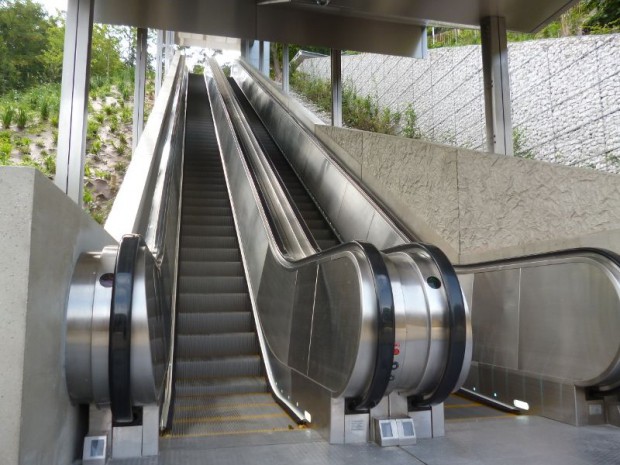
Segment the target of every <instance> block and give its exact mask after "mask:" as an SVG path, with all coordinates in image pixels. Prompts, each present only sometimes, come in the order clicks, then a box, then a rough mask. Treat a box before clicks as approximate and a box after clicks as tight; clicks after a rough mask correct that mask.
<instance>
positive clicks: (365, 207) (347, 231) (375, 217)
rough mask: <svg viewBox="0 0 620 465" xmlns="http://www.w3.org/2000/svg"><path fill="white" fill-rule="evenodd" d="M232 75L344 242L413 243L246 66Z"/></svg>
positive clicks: (384, 244)
mask: <svg viewBox="0 0 620 465" xmlns="http://www.w3.org/2000/svg"><path fill="white" fill-rule="evenodd" d="M231 72H232V76H233V77H234V79H235V80H236V81H237V83H238V84H239V86H240V87H241V89H242V90H243V92H244V93H245V95H246V97H248V99H249V101H250V103H251V104H252V106H253V107H254V109H255V110H256V112H257V113H258V115H259V116H260V118H261V119H262V120H263V122H264V123H265V125H266V126H267V127H268V128H269V130H270V131H271V132H272V135H273V137H274V139H275V141H276V143H277V144H278V145H279V146H280V148H281V149H282V152H283V153H284V154H285V155H286V157H287V158H288V160H289V162H290V163H291V165H292V167H293V169H294V170H295V172H296V173H297V175H298V176H299V177H300V179H301V181H302V183H303V184H305V186H306V187H307V188H308V190H309V191H310V193H311V194H312V195H313V196H314V198H315V200H316V202H317V204H318V205H319V206H320V208H321V209H322V210H323V211H324V212H325V214H326V216H327V217H328V218H329V220H330V221H331V222H332V224H333V225H334V226H335V228H336V230H338V231H339V232H340V234H341V236H342V238H343V239H344V240H345V241H353V240H361V241H370V240H372V243H373V244H375V245H377V246H381V247H382V248H387V247H393V246H397V245H401V244H405V243H408V242H410V241H411V237H408V235H407V234H405V233H404V232H403V231H402V229H401V228H399V227H398V226H397V225H396V224H394V223H393V221H392V220H391V219H390V218H389V217H388V216H387V215H385V213H384V209H383V208H381V207H380V206H379V205H378V204H377V203H376V202H375V201H374V200H373V199H372V198H371V197H370V196H369V195H368V194H367V193H366V192H365V191H363V190H362V189H361V188H360V187H359V185H358V184H357V183H356V182H355V181H354V180H353V179H352V178H351V177H350V176H349V175H348V174H347V173H346V172H345V171H344V170H343V169H342V168H341V167H340V166H339V165H338V164H337V163H336V162H334V160H333V158H332V157H331V156H330V155H329V154H328V152H327V151H326V150H325V148H324V147H323V145H322V144H321V143H320V142H318V141H317V140H316V138H315V137H314V135H313V134H311V133H310V132H309V131H308V130H306V129H305V128H304V127H303V126H302V125H301V124H300V123H299V122H298V121H297V120H296V119H295V118H294V117H293V116H292V115H291V114H289V113H288V111H287V110H286V108H285V107H283V106H282V105H281V104H280V103H279V102H277V101H276V100H275V99H274V98H273V96H272V95H271V94H270V93H269V91H268V90H267V89H266V88H265V87H264V86H262V85H260V84H259V83H258V82H257V80H256V79H255V78H254V76H253V73H252V71H251V70H250V69H249V68H247V67H246V65H245V64H244V63H241V62H237V63H236V64H235V65H234V66H233V69H232V71H231ZM409 236H410V235H409Z"/></svg>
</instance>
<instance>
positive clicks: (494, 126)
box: [480, 16, 514, 155]
mask: <svg viewBox="0 0 620 465" xmlns="http://www.w3.org/2000/svg"><path fill="white" fill-rule="evenodd" d="M480 30H481V36H482V71H483V76H484V104H485V116H486V129H487V150H488V151H489V152H493V153H499V154H503V155H513V154H514V148H513V137H512V107H511V104H510V78H509V73H508V41H507V35H506V21H505V20H504V18H500V17H497V16H491V17H487V18H484V19H483V20H482V22H481V24H480Z"/></svg>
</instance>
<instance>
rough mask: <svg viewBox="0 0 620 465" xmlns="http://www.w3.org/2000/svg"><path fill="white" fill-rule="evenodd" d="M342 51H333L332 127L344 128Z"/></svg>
mask: <svg viewBox="0 0 620 465" xmlns="http://www.w3.org/2000/svg"><path fill="white" fill-rule="evenodd" d="M341 55H342V52H341V51H340V50H336V49H332V50H331V65H332V126H337V127H342V66H341Z"/></svg>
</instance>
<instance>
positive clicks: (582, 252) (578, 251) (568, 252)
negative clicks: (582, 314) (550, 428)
mask: <svg viewBox="0 0 620 465" xmlns="http://www.w3.org/2000/svg"><path fill="white" fill-rule="evenodd" d="M587 255H593V256H595V257H599V258H602V259H603V260H605V261H607V262H609V263H610V264H611V265H613V266H615V267H616V268H617V269H618V270H620V255H619V254H617V253H615V252H612V251H611V250H607V249H602V248H597V247H574V248H571V249H563V250H558V251H553V252H544V253H539V254H529V255H524V256H520V257H513V258H505V259H498V260H489V261H486V262H479V263H470V264H465V265H456V266H455V267H454V268H455V270H456V272H457V273H461V274H464V273H475V272H476V271H477V270H484V269H485V268H489V267H502V266H504V267H510V266H519V265H525V264H527V263H528V262H534V261H540V260H554V259H555V260H559V259H562V258H566V257H571V256H581V257H586V256H587ZM618 293H619V295H620V284H619V288H618ZM610 378H611V381H610ZM595 379H596V381H595V384H592V381H594V379H590V380H589V381H587V382H583V383H578V384H577V385H579V386H582V387H588V388H589V391H590V392H591V393H593V394H601V395H602V394H604V395H608V393H611V392H615V391H617V390H618V389H620V346H619V348H618V352H617V353H616V356H615V357H614V359H613V360H612V361H611V363H610V364H609V366H608V368H607V369H606V370H605V371H604V372H603V373H601V374H600V375H599V376H597V377H596V378H595Z"/></svg>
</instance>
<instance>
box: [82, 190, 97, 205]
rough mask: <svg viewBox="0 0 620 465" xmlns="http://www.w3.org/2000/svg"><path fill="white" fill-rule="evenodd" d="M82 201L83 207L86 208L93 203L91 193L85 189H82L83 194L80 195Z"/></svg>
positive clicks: (93, 199)
mask: <svg viewBox="0 0 620 465" xmlns="http://www.w3.org/2000/svg"><path fill="white" fill-rule="evenodd" d="M82 200H83V202H84V205H86V206H90V204H92V203H93V202H94V201H95V197H94V196H93V192H92V191H91V190H90V189H89V188H87V187H85V188H84V193H83V194H82Z"/></svg>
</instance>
